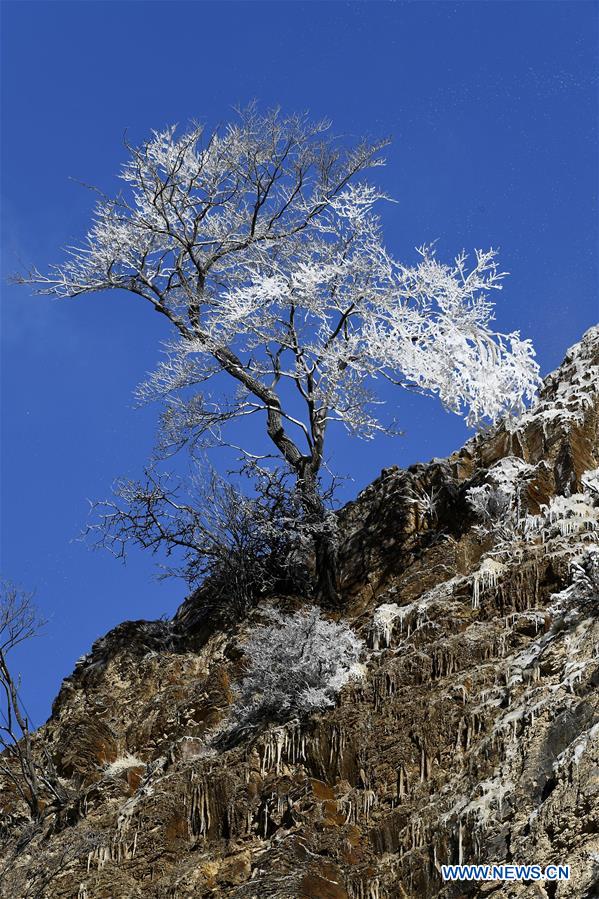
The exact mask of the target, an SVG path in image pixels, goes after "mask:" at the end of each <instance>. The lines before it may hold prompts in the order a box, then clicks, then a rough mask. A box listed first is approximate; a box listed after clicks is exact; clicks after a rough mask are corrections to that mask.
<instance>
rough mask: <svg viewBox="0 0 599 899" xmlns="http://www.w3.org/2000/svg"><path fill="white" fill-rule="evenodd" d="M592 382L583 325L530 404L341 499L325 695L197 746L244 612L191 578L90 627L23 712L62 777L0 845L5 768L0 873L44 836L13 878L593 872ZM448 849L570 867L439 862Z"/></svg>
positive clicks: (598, 534) (596, 591)
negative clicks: (213, 600)
mask: <svg viewBox="0 0 599 899" xmlns="http://www.w3.org/2000/svg"><path fill="white" fill-rule="evenodd" d="M598 390H599V329H597V328H593V329H591V330H590V331H589V332H587V334H586V335H585V336H584V338H583V339H582V341H581V342H580V343H579V344H577V345H576V346H575V347H573V348H572V349H571V350H570V351H569V353H568V355H567V356H566V359H565V361H564V363H563V365H562V366H561V367H560V368H559V369H558V370H557V371H556V372H555V373H553V374H552V375H550V376H549V377H548V378H547V379H546V380H545V384H544V387H543V390H542V392H541V395H540V399H539V402H538V404H537V405H536V407H535V408H534V409H533V410H532V411H530V412H528V413H526V414H525V415H523V416H522V417H521V418H520V419H518V420H516V421H510V422H503V423H501V424H500V425H499V426H497V427H495V428H494V429H492V430H489V431H488V432H487V433H484V434H481V435H478V436H477V437H475V438H474V439H472V440H470V441H469V442H468V444H466V446H465V447H464V448H463V449H462V450H460V451H459V452H457V453H455V454H454V455H452V456H451V457H449V459H447V460H434V461H433V462H431V463H430V464H429V465H415V466H412V467H411V468H410V469H408V470H407V471H402V470H399V469H397V468H390V469H387V470H385V471H384V472H383V473H382V474H381V476H380V478H379V479H377V480H376V481H375V482H374V483H373V484H372V485H370V486H369V487H368V488H367V489H366V490H364V491H363V492H362V493H361V494H360V496H358V498H357V499H356V500H355V501H354V502H352V503H350V504H349V505H348V506H346V507H345V509H343V510H342V512H341V513H340V516H339V522H340V531H341V534H342V537H343V542H342V546H341V550H340V560H341V568H342V579H343V588H344V596H345V597H346V599H347V606H346V608H345V609H344V611H343V617H344V618H345V619H346V620H347V621H348V623H349V624H351V626H352V627H353V628H354V629H355V630H356V631H357V632H358V633H359V634H360V636H361V637H362V638H363V639H364V640H365V642H366V644H367V646H368V653H367V658H366V659H365V660H364V662H365V677H364V678H363V679H362V680H359V681H354V682H353V683H352V684H351V685H350V686H348V687H346V688H345V689H344V691H343V692H342V694H341V696H340V699H339V702H338V704H337V706H336V707H335V708H334V709H331V710H327V711H323V712H322V713H320V714H316V715H313V716H312V717H311V718H310V719H309V720H306V721H302V722H300V721H290V722H288V723H286V724H283V725H280V724H279V725H277V726H270V727H268V726H265V727H264V728H263V729H262V730H260V731H258V732H255V733H254V735H253V736H252V737H251V738H250V737H247V738H245V739H244V740H243V741H242V742H241V743H239V744H238V745H236V746H235V747H234V748H231V749H228V750H227V751H221V752H220V753H218V752H216V751H215V750H214V746H213V744H212V743H211V740H210V737H211V734H214V733H216V732H217V730H218V727H219V724H220V723H221V722H223V721H224V720H226V717H227V715H228V714H229V709H230V707H231V702H232V698H233V694H232V689H231V687H232V684H233V683H234V682H235V680H237V679H238V677H239V674H240V670H241V669H240V659H241V658H242V655H243V639H244V633H245V630H246V628H247V627H248V626H249V622H240V623H236V624H235V626H229V627H228V628H226V627H223V626H221V625H220V624H215V623H214V622H210V621H209V620H208V619H207V618H206V615H205V612H204V611H203V610H204V604H203V596H202V591H200V592H199V593H197V594H194V595H192V596H191V597H189V598H188V599H187V600H186V602H185V603H184V604H183V605H182V607H181V609H180V610H179V612H178V613H177V615H176V616H175V618H174V619H173V621H172V622H126V623H125V624H122V625H120V626H119V627H118V628H115V629H114V630H113V631H111V632H110V633H109V634H107V635H106V637H104V638H102V639H101V640H99V641H97V643H96V644H94V647H93V648H92V651H91V653H90V654H89V655H88V656H86V657H85V658H84V659H82V660H81V661H80V662H79V663H78V664H77V666H76V668H75V671H74V672H73V674H72V675H71V677H69V678H67V680H66V681H65V683H64V684H63V687H62V689H61V692H60V694H59V696H58V698H57V700H56V702H55V704H54V708H53V713H52V717H51V718H50V720H49V721H48V723H47V724H46V725H45V726H44V727H43V728H42V729H41V731H40V732H39V733H38V736H37V738H38V740H39V741H42V740H44V741H45V742H46V743H47V745H48V746H49V748H50V750H51V752H52V755H53V757H54V760H55V763H56V766H57V768H58V772H59V774H60V776H61V777H62V778H63V779H64V781H65V783H66V782H68V783H69V784H70V785H71V786H73V787H74V788H75V789H76V791H77V795H78V798H77V801H76V802H74V803H73V806H72V808H70V809H69V810H68V812H67V814H63V815H62V817H61V819H60V820H59V821H55V822H54V823H53V824H51V825H48V826H47V828H46V830H45V831H44V832H42V833H38V834H36V835H34V836H33V838H32V839H31V840H30V841H29V842H28V843H27V841H25V843H26V849H25V850H23V849H21V850H20V851H16V850H15V847H16V846H17V841H18V840H19V839H21V841H22V843H23V832H24V830H23V829H24V827H26V816H25V810H24V808H23V807H22V805H21V804H20V802H19V799H18V796H16V794H15V793H14V791H13V790H11V789H10V788H9V786H8V785H7V784H4V783H3V784H2V788H3V792H2V797H3V798H2V822H1V823H2V828H1V830H0V839H1V840H2V843H3V846H4V857H5V858H7V859H9V864H5V865H4V867H3V868H2V869H1V870H2V874H1V875H0V876H1V877H2V887H1V889H2V891H3V892H1V893H0V895H3V896H7V897H20V896H21V895H25V893H24V889H25V888H26V885H27V883H28V881H29V883H34V882H35V877H37V876H39V870H41V869H43V870H46V872H50V873H51V872H52V870H53V868H52V865H53V864H54V863H55V862H54V861H53V860H55V859H56V858H57V857H58V856H59V855H60V851H61V848H60V847H61V845H62V843H63V842H64V841H65V840H68V841H70V845H72V846H73V845H74V846H75V849H74V850H71V856H69V861H68V864H66V865H65V866H63V868H62V869H61V870H59V871H58V872H57V873H56V874H54V875H52V878H51V882H50V883H49V884H48V885H46V886H45V887H43V886H42V888H41V891H39V890H38V893H36V894H35V895H39V896H43V897H48V899H50V897H52V899H61V897H65V899H66V897H77V899H102V897H119V899H121V897H122V899H125V897H137V896H144V897H155V899H160V897H172V899H183V897H191V896H194V897H199V896H206V897H209V896H223V897H235V899H243V897H247V899H250V897H256V899H262V897H269V896H271V897H280V899H299V897H306V899H308V897H310V899H313V897H322V899H325V897H329V899H399V897H402V899H406V897H410V899H427V897H436V896H439V897H446V899H450V897H458V896H477V895H480V896H486V895H488V894H492V895H493V896H494V897H495V896H497V897H502V899H510V897H531V899H532V897H548V899H561V897H579V899H591V897H594V896H596V895H598V894H599V892H598V890H599V887H598V883H599V880H598V875H599V839H598V836H597V833H598V830H599V776H598V771H599V714H598V709H599V699H598V691H597V688H598V686H599V510H598V508H597V505H598V497H597V496H596V495H594V494H593V493H592V489H591V488H590V487H589V483H590V482H589V478H588V477H585V472H589V471H593V470H594V469H597V468H598V467H599V393H598ZM591 480H592V478H591ZM485 485H488V486H489V489H505V490H507V491H508V492H510V495H511V496H512V497H513V498H514V502H515V504H516V506H517V509H518V516H519V517H518V520H517V521H515V523H514V522H511V523H510V522H507V524H506V527H505V528H504V531H503V532H502V533H501V535H500V536H498V534H499V533H500V532H499V530H498V531H497V532H492V531H489V532H485V530H484V528H482V527H481V526H480V523H479V522H478V521H477V518H476V515H475V514H474V512H473V507H472V505H471V503H470V502H469V496H470V494H469V491H470V490H471V489H472V488H480V487H484V486H485ZM485 489H486V488H485ZM510 527H511V531H510ZM272 601H273V602H274V601H276V600H275V598H273V600H272ZM250 621H251V618H250ZM48 820H51V819H48ZM90 834H91V835H92V836H93V840H92V841H91V842H90V840H91V837H90ZM22 843H21V845H22ZM77 847H79V849H78V848H77ZM459 861H463V862H479V861H480V862H489V863H496V864H497V863H509V862H516V863H525V862H530V863H537V864H540V865H543V866H544V865H547V864H549V863H561V864H569V865H570V867H571V879H570V881H569V882H567V883H566V882H560V883H559V884H550V883H546V884H539V883H536V884H535V883H525V882H520V883H499V882H494V883H486V884H485V883H482V882H481V883H478V884H477V883H474V882H470V883H462V884H450V883H444V882H443V881H442V880H441V876H440V866H441V865H442V864H447V863H457V862H459ZM40 865H41V869H40ZM44 866H45V868H44ZM23 885H25V887H24V886H23Z"/></svg>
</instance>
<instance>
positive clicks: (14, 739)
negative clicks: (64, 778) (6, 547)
mask: <svg viewBox="0 0 599 899" xmlns="http://www.w3.org/2000/svg"><path fill="white" fill-rule="evenodd" d="M42 624H43V622H42V620H41V619H40V618H39V617H38V615H37V613H36V610H35V608H34V606H33V602H32V595H31V594H30V593H26V592H24V591H23V590H21V589H19V588H18V587H16V586H14V584H11V583H10V582H7V581H4V582H2V583H1V584H0V687H1V688H2V701H1V704H0V774H3V775H4V776H5V777H6V778H8V780H9V781H10V782H11V783H12V785H13V786H14V788H15V790H16V792H17V794H18V795H19V796H20V798H21V799H22V800H23V801H24V802H25V803H26V805H27V807H28V809H29V814H30V815H31V818H32V820H33V822H34V823H38V822H40V821H41V819H42V818H43V814H44V804H45V803H44V802H43V801H42V799H43V796H44V794H45V795H46V797H47V798H49V799H50V801H51V802H54V803H56V804H58V805H64V804H65V802H66V801H67V795H66V792H65V789H64V787H63V786H62V785H61V783H60V781H59V779H58V776H57V774H56V771H55V769H54V764H53V762H52V759H51V757H50V754H49V752H48V750H47V748H46V747H45V746H44V745H41V746H39V747H34V740H33V736H32V731H31V722H30V721H29V718H28V716H27V713H26V712H25V709H24V707H23V703H22V701H21V699H20V697H19V683H18V681H17V679H16V678H15V677H14V676H13V674H12V672H11V670H10V668H9V665H8V659H7V656H8V654H9V653H10V652H11V650H13V649H14V648H15V647H16V646H18V645H19V644H21V643H23V642H24V641H25V640H29V639H30V638H31V637H33V636H35V635H36V634H37V633H38V631H39V629H40V627H41V626H42Z"/></svg>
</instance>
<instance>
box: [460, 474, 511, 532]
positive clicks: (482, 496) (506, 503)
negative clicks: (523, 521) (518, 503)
mask: <svg viewBox="0 0 599 899" xmlns="http://www.w3.org/2000/svg"><path fill="white" fill-rule="evenodd" d="M466 498H467V501H468V505H469V506H470V508H471V509H472V511H473V513H474V515H475V517H476V519H477V521H478V524H477V525H476V530H478V531H480V532H481V533H483V534H488V533H491V534H494V535H495V536H496V537H497V538H498V539H510V538H511V537H512V536H513V535H514V533H515V531H516V530H517V527H518V514H517V511H516V509H515V508H514V497H513V494H511V493H508V492H507V491H506V490H503V489H502V488H501V487H493V486H491V484H483V485H482V486H481V487H471V488H470V489H469V490H468V492H467V494H466Z"/></svg>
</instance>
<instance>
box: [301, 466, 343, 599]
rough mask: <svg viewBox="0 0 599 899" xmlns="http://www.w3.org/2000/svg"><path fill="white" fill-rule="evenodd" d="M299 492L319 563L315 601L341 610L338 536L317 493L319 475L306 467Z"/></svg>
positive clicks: (310, 467) (302, 474) (316, 559)
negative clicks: (329, 523) (312, 534)
mask: <svg viewBox="0 0 599 899" xmlns="http://www.w3.org/2000/svg"><path fill="white" fill-rule="evenodd" d="M298 488H299V491H300V496H301V499H302V505H303V507H304V512H305V513H306V518H307V520H308V522H309V524H310V525H312V526H313V527H314V555H315V563H316V597H317V599H318V601H319V602H320V603H322V605H323V606H325V607H327V608H338V607H339V605H340V602H341V598H340V595H339V577H338V567H337V545H336V535H335V533H334V530H333V528H332V527H331V526H330V525H328V523H327V510H326V508H325V505H324V503H323V501H322V497H321V496H320V493H319V490H318V483H317V478H316V473H315V471H314V469H313V467H312V466H311V465H306V466H305V468H304V470H303V471H302V473H301V476H298Z"/></svg>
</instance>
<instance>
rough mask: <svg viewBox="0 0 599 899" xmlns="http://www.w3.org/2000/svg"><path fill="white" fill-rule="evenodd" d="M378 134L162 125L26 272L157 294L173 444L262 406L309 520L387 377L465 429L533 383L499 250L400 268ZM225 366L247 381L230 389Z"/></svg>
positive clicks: (273, 121)
mask: <svg viewBox="0 0 599 899" xmlns="http://www.w3.org/2000/svg"><path fill="white" fill-rule="evenodd" d="M384 143H385V142H382V143H376V144H370V143H367V142H362V143H360V144H358V145H357V146H354V147H347V146H345V145H344V143H343V142H342V141H340V140H338V139H335V138H334V137H332V136H330V125H329V123H328V122H310V121H309V120H308V119H307V118H306V117H305V116H297V115H296V116H289V117H284V116H282V115H281V114H280V113H279V112H278V111H273V112H269V113H267V114H264V115H262V114H260V113H259V112H258V111H257V109H256V108H255V106H250V107H249V108H248V109H246V110H243V111H241V112H240V113H239V115H238V118H237V120H236V121H234V122H233V123H232V124H229V125H227V126H226V127H224V128H220V129H216V130H215V131H213V132H212V133H208V132H207V131H206V130H205V129H204V127H203V126H201V125H197V126H194V127H192V128H191V129H190V130H189V131H187V132H186V133H184V134H182V135H181V136H180V137H177V136H176V133H175V129H174V128H169V129H167V130H165V131H161V132H155V133H154V134H153V136H152V137H151V139H150V140H148V141H147V142H146V143H144V144H142V145H141V146H139V147H133V146H128V147H127V149H128V152H129V159H128V161H127V162H126V163H125V165H124V167H123V170H122V173H121V177H122V179H123V181H124V182H125V190H124V192H123V193H121V194H119V195H118V196H116V197H115V198H109V197H104V196H102V197H101V198H100V200H99V202H98V205H97V209H96V215H95V221H94V224H93V225H92V227H91V230H90V231H89V233H88V235H87V240H86V242H85V244H84V245H83V246H82V247H80V248H78V249H71V250H70V251H69V256H68V259H67V260H66V261H65V262H64V263H63V264H62V265H59V266H56V267H54V268H53V269H52V270H51V272H50V273H49V274H47V275H45V274H42V273H40V272H39V271H33V272H32V273H31V274H30V275H29V276H28V277H21V278H20V280H21V282H22V283H28V284H33V285H35V286H36V287H37V289H38V292H40V293H46V294H51V295H54V296H59V297H74V296H79V295H81V294H85V293H91V292H98V291H104V290H115V289H118V290H126V291H128V292H129V293H130V294H132V295H135V296H138V297H140V298H142V299H143V300H145V301H146V302H148V303H149V304H150V305H151V306H152V308H153V309H154V310H155V311H156V312H159V313H160V314H161V315H162V316H164V317H165V318H166V319H167V320H168V321H169V322H170V324H171V325H172V326H173V328H174V335H175V339H174V340H173V342H172V343H171V344H170V345H169V346H168V349H167V358H166V360H165V361H164V362H163V363H162V364H161V365H160V366H159V367H158V369H157V371H156V372H155V373H154V374H153V375H152V376H151V377H150V378H149V379H148V381H147V382H146V383H145V384H144V385H142V387H141V389H140V395H141V396H142V398H145V399H155V398H158V399H160V400H162V401H164V402H166V406H167V414H166V416H165V422H166V424H167V428H166V438H167V441H170V442H171V444H172V445H174V446H176V445H180V444H181V443H185V442H186V441H187V440H188V439H189V438H190V437H193V435H196V436H197V434H198V433H206V432H208V433H212V434H213V433H215V430H218V431H219V430H220V428H221V427H222V425H223V424H225V423H227V422H229V421H231V420H233V419H240V418H246V417H248V416H256V415H261V416H264V420H265V424H266V433H267V434H268V437H269V438H270V440H271V441H272V443H273V444H274V446H275V447H276V451H277V452H278V454H279V455H280V457H281V458H282V459H283V460H285V462H286V463H287V465H288V466H289V468H290V470H291V471H292V472H293V473H294V476H295V477H296V479H297V484H298V489H299V492H300V495H301V497H302V504H303V508H304V510H305V512H306V514H307V515H308V516H309V517H310V518H313V519H314V518H320V519H321V520H322V521H324V519H325V516H326V512H325V507H324V504H323V501H322V495H321V490H320V483H319V479H320V475H321V468H322V465H323V459H324V446H325V436H326V432H327V429H328V426H329V425H330V424H331V423H332V422H341V423H342V424H344V425H345V426H346V427H347V428H348V429H349V430H350V431H351V432H354V433H358V434H361V435H362V436H364V437H372V436H373V434H375V433H376V431H377V430H380V429H381V428H383V427H384V425H383V423H382V422H381V421H380V420H379V418H378V417H377V416H376V414H375V412H376V407H377V399H376V397H377V394H376V390H375V388H376V386H377V383H379V382H380V380H381V379H388V380H390V381H392V382H393V383H395V384H397V385H400V386H402V387H407V388H409V389H413V390H417V391H419V392H424V393H428V394H436V395H438V396H439V397H440V399H441V400H442V402H443V403H445V405H446V406H447V407H448V408H450V409H452V410H453V411H455V412H457V413H462V412H464V414H465V415H466V417H467V419H468V421H469V422H470V423H471V424H476V423H478V422H481V421H484V420H489V419H490V420H493V419H495V418H496V417H497V416H499V415H501V414H503V413H505V412H512V411H518V410H520V409H522V407H523V401H524V400H525V399H526V398H530V397H531V396H532V395H533V393H534V391H535V389H536V386H537V382H538V369H537V366H536V364H535V363H534V361H533V356H534V352H533V349H532V346H531V344H530V342H529V341H527V340H521V339H520V336H519V334H518V333H517V332H514V333H511V334H499V333H496V332H494V331H493V330H492V329H491V322H492V318H493V314H492V304H491V302H490V301H489V298H488V294H489V292H490V291H491V290H496V289H499V288H500V287H501V280H502V278H503V275H504V273H502V272H500V271H499V269H498V267H497V263H496V261H495V252H494V251H493V250H489V251H482V250H477V251H476V253H475V259H474V264H473V265H472V266H471V267H470V268H469V267H468V264H467V259H466V256H465V254H460V255H459V256H458V257H457V258H456V259H455V260H454V262H453V263H451V264H450V265H445V264H441V263H440V262H438V261H437V259H436V258H435V254H434V251H433V249H432V248H430V247H423V248H421V250H420V253H421V259H420V262H419V263H418V264H416V265H404V264H402V263H400V262H398V261H397V260H396V259H394V258H393V256H392V255H391V254H390V253H389V252H388V251H387V249H386V248H385V246H384V244H383V240H382V233H381V224H380V221H379V218H378V217H377V215H376V214H375V212H374V207H375V205H376V203H377V202H378V201H379V200H382V199H385V198H384V195H383V193H382V192H381V191H379V190H377V189H376V188H375V187H373V186H371V185H369V184H368V183H365V182H364V181H362V180H361V179H360V176H361V175H362V174H363V173H364V172H365V171H366V170H367V169H371V168H373V167H376V166H378V165H381V164H382V162H383V160H382V158H381V156H380V151H381V149H382V148H383V146H384ZM223 374H224V375H226V376H228V377H229V379H231V380H232V382H234V383H235V384H236V385H237V392H233V393H231V392H230V391H223V381H222V378H221V377H220V376H221V375H223ZM211 380H212V381H214V383H215V388H216V389H217V390H218V391H220V393H219V394H218V395H217V396H216V398H214V399H213V398H211V397H210V396H209V395H208V393H207V388H206V384H207V383H208V382H209V381H211ZM287 387H289V389H287ZM245 449H246V450H248V449H249V448H248V447H245ZM315 534H316V537H315V546H316V557H317V563H318V570H319V575H320V592H321V595H322V597H323V598H325V599H328V601H329V602H335V601H336V599H337V583H336V569H335V547H334V540H333V538H332V536H331V534H328V533H327V529H326V528H321V529H320V530H318V531H316V532H315Z"/></svg>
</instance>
